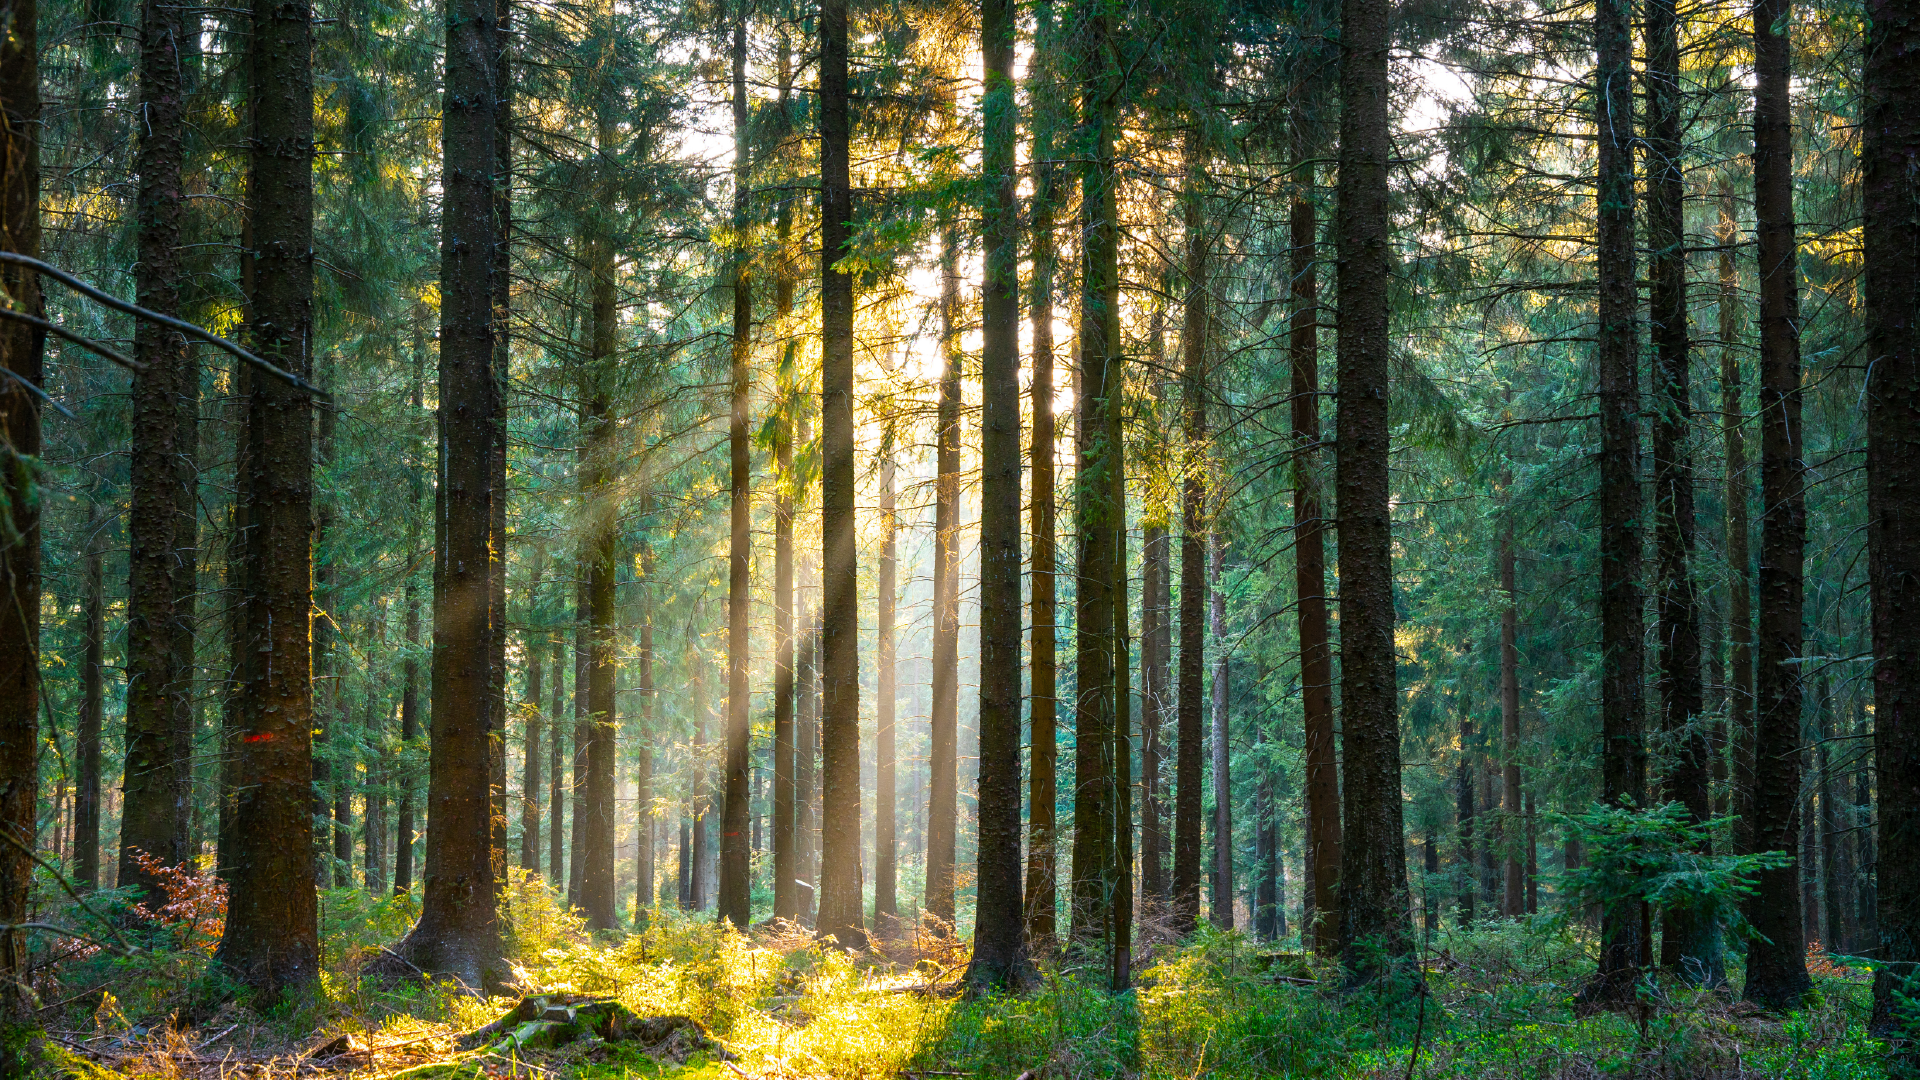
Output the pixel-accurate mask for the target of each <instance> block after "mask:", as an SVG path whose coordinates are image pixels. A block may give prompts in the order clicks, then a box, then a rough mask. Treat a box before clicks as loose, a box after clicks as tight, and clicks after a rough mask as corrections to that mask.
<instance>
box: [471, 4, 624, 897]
mask: <svg viewBox="0 0 1920 1080" xmlns="http://www.w3.org/2000/svg"><path fill="white" fill-rule="evenodd" d="M512 28H513V3H512V0H494V27H493V36H492V40H491V42H490V44H491V46H492V48H491V53H490V59H491V60H492V62H493V89H494V111H493V184H492V187H493V221H494V232H493V249H492V255H493V257H492V259H491V260H490V262H489V264H488V272H489V274H490V277H489V280H488V282H487V286H488V291H489V293H490V294H491V299H492V301H493V311H492V315H493V370H492V372H491V376H492V377H491V379H490V380H489V383H488V390H489V396H488V405H489V410H488V411H489V419H490V420H491V424H490V428H489V434H490V436H491V443H490V445H489V446H488V453H487V485H488V487H487V490H488V492H489V493H490V495H491V498H490V500H489V503H488V506H487V532H488V542H487V777H488V794H489V798H488V815H489V829H488V834H487V835H488V846H489V848H490V849H491V851H490V858H491V861H492V865H493V873H494V877H495V879H496V880H497V881H502V882H504V881H505V880H506V876H507V545H508V543H509V538H508V536H507V499H508V497H509V493H508V491H507V388H508V386H509V385H510V384H511V381H512V373H511V371H510V370H509V365H510V361H511V359H512V356H513V347H512V334H511V329H512V320H511V318H510V316H511V314H512V312H511V310H510V306H511V303H512V299H513V277H512V270H513V265H512V264H513V248H512V245H513V112H512V106H513V72H512V69H511V63H510V61H511V59H512V55H511V54H512V49H511V45H512V32H513V30H512ZM604 131H605V129H604V128H603V129H602V132H603V135H602V140H601V145H602V146H605V145H606V139H605V137H604Z"/></svg>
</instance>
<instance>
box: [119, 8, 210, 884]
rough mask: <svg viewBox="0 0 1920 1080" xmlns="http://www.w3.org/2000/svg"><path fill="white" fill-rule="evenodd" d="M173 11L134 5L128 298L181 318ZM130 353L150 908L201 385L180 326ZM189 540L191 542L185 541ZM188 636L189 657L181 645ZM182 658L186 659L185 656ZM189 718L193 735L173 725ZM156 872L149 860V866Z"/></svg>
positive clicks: (173, 834)
mask: <svg viewBox="0 0 1920 1080" xmlns="http://www.w3.org/2000/svg"><path fill="white" fill-rule="evenodd" d="M180 14H181V9H180V7H179V6H178V5H177V4H174V3H172V2H171V0H144V2H143V3H142V4H141V5H140V42H141V44H140V116H141V123H140V125H139V127H138V130H139V135H140V138H139V144H140V148H139V154H138V159H137V163H136V168H137V170H138V172H139V177H140V184H139V196H138V208H137V209H138V223H139V239H138V243H139V252H140V258H139V261H138V262H137V263H135V267H134V293H135V299H136V302H138V303H139V304H140V305H141V306H142V307H145V308H147V309H148V310H150V311H158V312H160V313H161V314H164V315H178V314H179V311H180V282H181V280H182V278H183V277H184V276H185V275H184V274H183V272H182V266H181V257H180V221H181V217H182V214H183V210H184V208H185V205H186V198H185V191H184V189H183V187H182V183H181V167H182V164H183V162H184V160H185V156H186V90H185V86H184V85H183V79H182V64H181V47H182V37H183V31H182V29H181V19H180ZM134 357H135V359H137V360H139V361H141V362H143V363H145V364H146V365H147V370H146V371H144V372H142V373H140V374H138V375H136V376H134V382H133V402H132V409H133V415H132V417H131V423H130V425H129V426H130V431H131V437H132V446H131V454H130V455H129V463H130V467H131V472H130V476H129V480H128V492H129V495H130V498H131V501H132V505H131V507H130V508H129V510H128V513H127V541H128V550H127V567H128V583H127V645H126V661H127V699H126V723H127V731H126V759H125V760H126V770H125V774H124V776H123V777H122V780H121V790H122V791H123V792H124V794H123V796H122V801H121V810H120V852H119V873H118V876H117V878H116V880H117V881H118V882H119V883H120V884H121V885H135V886H138V887H139V888H140V890H141V898H142V900H143V901H144V902H145V903H147V904H148V905H150V906H153V907H156V908H157V907H158V906H159V905H160V904H163V903H165V902H166V893H165V892H164V890H162V889H161V887H160V882H159V879H158V878H157V877H155V876H154V875H152V874H149V873H148V872H146V871H145V870H144V869H142V868H141V866H140V863H139V862H138V861H137V857H138V856H139V855H142V854H145V855H147V856H149V857H151V858H152V859H154V860H156V861H157V863H158V864H159V865H162V866H177V865H179V864H180V863H182V862H184V861H185V860H186V858H187V856H188V852H187V837H188V832H189V824H190V821H191V809H192V808H191V796H192V785H193V776H192V771H191V763H192V755H193V730H192V727H191V723H192V716H191V710H190V708H188V707H184V702H183V700H182V699H187V700H190V699H191V696H192V678H193V673H192V667H191V658H192V651H191V649H192V646H191V640H192V637H191V635H192V627H191V625H190V624H188V623H186V622H185V621H184V620H182V619H181V618H180V613H181V609H182V607H183V606H184V605H185V604H186V603H187V602H188V599H189V597H190V596H191V587H190V585H189V591H188V593H187V594H186V595H181V594H180V593H179V592H178V586H179V585H180V584H181V583H182V580H181V579H182V575H181V574H180V572H179V564H180V563H181V562H182V561H185V562H188V563H191V562H192V560H193V558H194V552H193V550H192V544H193V539H192V537H191V536H186V537H180V538H176V535H175V534H176V532H182V531H184V530H182V529H181V525H182V524H183V522H191V521H192V520H193V518H192V514H193V506H192V503H191V501H190V500H189V501H188V502H187V503H186V514H185V516H184V519H183V515H182V513H181V510H182V494H181V492H180V491H179V490H177V489H178V488H179V486H180V484H181V483H182V482H183V481H184V482H186V483H187V484H191V483H192V482H193V473H192V470H191V468H182V459H185V460H187V461H191V459H192V455H193V447H192V446H191V444H190V443H189V442H188V438H189V436H190V434H191V432H192V431H193V427H192V425H191V424H190V423H188V422H187V419H186V416H185V408H184V405H185V401H186V399H187V398H188V396H189V395H188V385H189V383H190V382H193V381H195V380H196V379H197V376H196V374H195V372H194V369H193V366H192V363H191V359H190V357H189V354H188V351H187V343H186V338H185V337H184V336H182V335H181V334H180V333H179V332H178V331H176V330H173V329H170V328H168V327H164V326H161V325H159V324H158V323H154V322H150V321H148V320H145V319H141V320H139V321H138V322H136V323H135V325H134ZM180 539H184V540H185V541H186V543H185V545H182V544H181V543H180V542H179V540H180ZM183 634H184V635H186V636H187V642H186V648H185V649H184V650H183V649H182V648H181V647H180V645H181V643H180V642H179V641H178V640H177V639H178V638H179V637H180V636H181V635H183ZM183 655H184V656H185V657H186V659H187V661H188V663H187V665H186V666H182V665H181V664H180V663H179V661H180V660H181V658H182V656H183ZM182 721H185V722H186V723H187V725H188V726H187V727H185V728H184V729H183V728H182V727H181V722H182ZM149 865H152V864H149Z"/></svg>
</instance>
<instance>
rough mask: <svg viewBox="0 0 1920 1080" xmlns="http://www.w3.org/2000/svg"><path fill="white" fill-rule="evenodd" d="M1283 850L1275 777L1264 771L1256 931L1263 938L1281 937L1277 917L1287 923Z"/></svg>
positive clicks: (1256, 855)
mask: <svg viewBox="0 0 1920 1080" xmlns="http://www.w3.org/2000/svg"><path fill="white" fill-rule="evenodd" d="M1279 864H1280V858H1279V853H1278V852H1276V851H1275V850H1274V828H1273V779H1272V777H1271V776H1270V775H1262V776H1261V778H1260V786H1259V789H1258V790H1257V792H1256V793H1255V795H1254V802H1253V933H1254V936H1255V937H1257V938H1259V939H1260V940H1261V941H1272V940H1274V939H1275V938H1276V937H1278V936H1279V935H1278V933H1277V932H1276V931H1275V929H1274V927H1275V925H1276V919H1277V920H1278V921H1279V922H1280V923H1282V924H1284V923H1285V921H1286V916H1285V915H1283V914H1281V913H1280V907H1279V900H1278V899H1277V893H1276V890H1277V889H1278V887H1279V882H1280V878H1279V877H1278V876H1277V873H1278V869H1279Z"/></svg>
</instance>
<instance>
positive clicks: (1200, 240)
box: [1173, 128, 1217, 934]
mask: <svg viewBox="0 0 1920 1080" xmlns="http://www.w3.org/2000/svg"><path fill="white" fill-rule="evenodd" d="M1200 139H1201V136H1200V133H1199V131H1198V129H1197V128H1196V129H1195V130H1194V131H1192V132H1190V133H1189V134H1188V136H1187V147H1186V156H1187V179H1186V184H1187V190H1186V193H1185V197H1184V200H1183V207H1182V214H1183V224H1184V226H1185V230H1186V242H1187V252H1186V285H1187V291H1186V297H1185V304H1184V311H1183V313H1182V321H1181V327H1180V348H1181V352H1182V357H1181V371H1182V376H1181V394H1180V396H1181V399H1182V403H1183V413H1184V416H1183V420H1182V429H1183V434H1184V437H1185V440H1186V460H1185V461H1184V462H1183V466H1184V468H1183V472H1184V473H1185V477H1184V479H1183V482H1182V486H1181V504H1180V533H1181V536H1180V671H1179V679H1180V692H1179V704H1178V710H1179V711H1178V713H1177V716H1176V723H1177V725H1178V727H1177V733H1176V735H1175V746H1174V772H1175V792H1174V803H1173V926H1174V929H1175V931H1176V932H1177V933H1182V934H1189V933H1192V932H1193V926H1194V923H1195V921H1196V920H1197V919H1199V917H1200V863H1201V854H1200V849H1201V845H1202V838H1203V835H1204V832H1205V829H1204V826H1203V825H1202V823H1201V819H1202V817H1203V816H1204V812H1205V780H1204V779H1203V770H1204V768H1205V766H1204V764H1203V758H1202V756H1201V755H1202V750H1203V748H1204V746H1205V739H1206V736H1205V727H1204V716H1205V713H1204V710H1205V708H1206V696H1205V695H1206V691H1205V688H1204V687H1205V683H1204V680H1205V678H1206V648H1207V629H1206V622H1205V621H1204V620H1205V619H1206V610H1207V565H1206V560H1207V527H1208V526H1207V505H1206V503H1207V478H1206V460H1207V458H1206V445H1207V349H1208V347H1209V344H1210V343H1209V342H1208V340H1207V338H1208V333H1209V330H1210V327H1209V326H1208V322H1207V320H1208V318H1209V315H1210V314H1211V313H1210V311H1209V310H1208V303H1207V301H1208V295H1207V289H1208V280H1207V273H1208V269H1209V267H1208V257H1209V255H1210V254H1211V252H1210V250H1209V244H1208V237H1207V221H1206V216H1205V205H1204V203H1205V199H1206V194H1205V187H1204V185H1205V170H1206V162H1205V154H1204V151H1203V150H1202V148H1201V141H1200ZM1216 870H1217V865H1216Z"/></svg>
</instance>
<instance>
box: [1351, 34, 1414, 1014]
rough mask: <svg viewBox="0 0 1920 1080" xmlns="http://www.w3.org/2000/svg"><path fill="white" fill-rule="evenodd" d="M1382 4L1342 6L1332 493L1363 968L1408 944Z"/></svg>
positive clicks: (1357, 960) (1354, 942)
mask: <svg viewBox="0 0 1920 1080" xmlns="http://www.w3.org/2000/svg"><path fill="white" fill-rule="evenodd" d="M1388 24H1389V14H1388V5H1387V4H1386V2H1385V0H1349V2H1348V3H1347V4H1346V5H1344V6H1343V7H1342V8H1341V14H1340V54H1341V63H1340V102H1341V105H1340V184H1339V198H1340V203H1339V210H1338V214H1337V220H1336V222H1335V234H1336V237H1337V243H1338V249H1339V260H1338V261H1339V281H1338V288H1339V293H1340V309H1339V349H1338V353H1337V362H1338V366H1339V381H1340V399H1339V403H1338V409H1337V411H1336V414H1335V421H1334V422H1335V426H1336V427H1337V429H1338V431H1339V443H1338V448H1337V468H1336V471H1335V475H1334V498H1335V500H1336V502H1337V503H1338V504H1339V507H1340V610H1341V618H1340V707H1341V718H1340V720H1341V731H1340V751H1341V753H1340V756H1341V764H1342V771H1343V772H1344V774H1345V783H1344V784H1343V785H1342V792H1341V795H1342V798H1343V803H1344V806H1343V809H1344V811H1345V812H1344V814H1343V815H1342V817H1343V822H1342V840H1341V849H1340V856H1341V859H1340V944H1341V951H1342V953H1343V954H1344V955H1345V957H1346V962H1347V966H1348V968H1349V970H1350V971H1352V972H1354V973H1355V975H1357V976H1362V977H1364V976H1366V975H1369V974H1372V973H1373V972H1374V971H1375V969H1376V962H1375V960H1374V959H1373V958H1375V957H1398V956H1400V955H1403V954H1404V953H1406V952H1407V951H1408V950H1409V949H1410V948H1411V947H1412V943H1413V941H1412V939H1413V935H1412V928H1411V927H1410V926H1409V925H1408V922H1407V865H1406V848H1405V845H1404V843H1403V842H1402V838H1401V833H1402V830H1401V818H1400V723H1399V716H1398V713H1397V707H1398V703H1399V702H1398V697H1399V694H1398V690H1397V688H1396V682H1395V672H1394V656H1393V625H1394V614H1393V562H1392V559H1393V553H1392V544H1393V519H1392V515H1391V511H1390V510H1389V508H1388V498H1389V493H1390V490H1391V489H1390V481H1389V475H1388V454H1389V449H1390V448H1389V443H1388V440H1389V431H1388V425H1387V395H1388V392H1389V386H1388V377H1387V366H1388V359H1387V357H1388V351H1389V348H1390V346H1391V343H1390V341H1389V340H1388V336H1387V335H1388V330H1387V321H1388V310H1387V304H1388V294H1389V293H1390V291H1391V288H1392V277H1393V256H1392V252H1391V249H1390V229H1391V228H1392V221H1391V217H1390V215H1389V213H1388V197H1387V168H1388V159H1389V157H1390V156H1391V154H1392V142H1393V140H1392V136H1391V132H1390V128H1389V125H1388V120H1387V93H1388V83H1389V79H1388V39H1389V33H1388Z"/></svg>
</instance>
